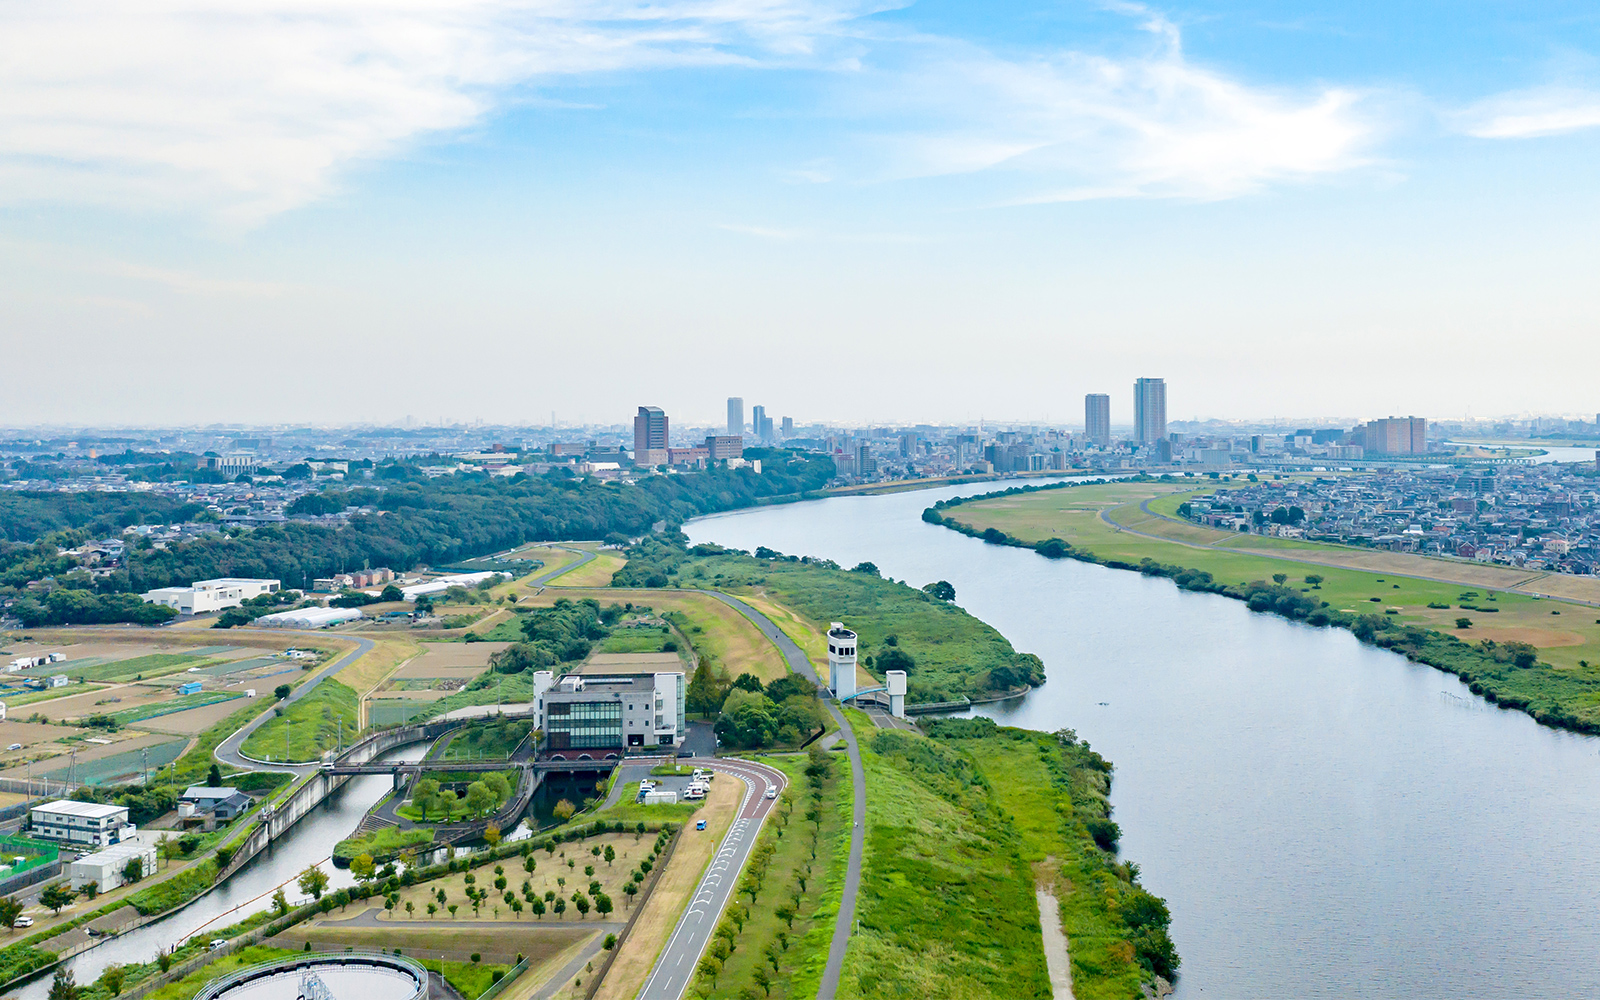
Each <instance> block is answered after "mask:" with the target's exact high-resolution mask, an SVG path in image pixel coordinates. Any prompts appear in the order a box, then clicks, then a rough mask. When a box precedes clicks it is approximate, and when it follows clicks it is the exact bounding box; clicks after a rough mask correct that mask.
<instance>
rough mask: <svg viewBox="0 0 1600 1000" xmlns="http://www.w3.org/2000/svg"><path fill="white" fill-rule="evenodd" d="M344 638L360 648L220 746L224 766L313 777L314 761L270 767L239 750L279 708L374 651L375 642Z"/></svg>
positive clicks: (309, 634)
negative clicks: (352, 641)
mask: <svg viewBox="0 0 1600 1000" xmlns="http://www.w3.org/2000/svg"><path fill="white" fill-rule="evenodd" d="M250 631H255V630H250ZM257 634H262V635H273V636H281V635H304V636H307V637H315V638H323V637H325V636H326V633H315V632H287V633H286V632H282V631H280V630H278V629H273V630H272V631H271V632H265V631H262V632H259V633H257ZM340 638H343V639H351V640H354V642H355V644H356V648H355V649H352V650H350V651H349V652H347V653H345V654H344V655H343V656H336V657H334V658H333V659H332V660H331V661H330V662H329V663H328V665H327V666H325V667H323V668H322V669H321V670H318V671H317V672H316V673H315V674H312V675H311V679H310V680H309V681H306V682H305V683H304V684H302V685H300V686H299V687H297V688H295V689H294V690H293V691H291V692H290V693H289V697H287V698H285V699H284V700H283V701H281V702H272V703H271V704H270V705H268V706H267V707H266V709H265V710H264V711H262V713H261V714H260V715H258V716H256V717H255V718H254V719H251V720H250V721H249V722H247V723H245V724H244V725H243V726H241V727H239V731H238V732H236V733H234V734H233V735H232V736H230V737H228V738H227V739H225V740H223V741H222V742H221V743H220V744H218V746H217V749H216V753H215V756H216V758H217V760H220V761H222V762H223V763H224V764H229V765H232V766H233V767H238V768H243V769H244V770H246V771H288V772H289V773H291V774H295V775H302V774H309V773H311V772H312V771H314V770H316V768H317V765H318V762H317V761H310V762H308V763H305V764H278V763H270V764H268V763H262V762H260V761H255V760H251V759H250V758H248V757H246V756H244V754H242V753H240V752H239V748H240V747H242V746H243V745H244V741H245V740H246V739H248V738H249V736H250V734H251V733H253V732H255V731H256V730H257V729H259V728H261V726H263V725H264V724H265V723H266V721H267V720H268V719H270V718H272V717H273V710H274V709H276V708H278V707H279V706H280V705H288V704H291V703H293V702H297V701H299V700H300V699H301V698H304V697H305V696H306V695H307V694H309V693H311V690H312V689H313V688H315V687H316V686H317V685H318V684H321V683H322V682H323V681H325V680H327V679H328V678H329V677H332V676H333V675H334V674H336V673H338V672H339V671H341V670H343V669H344V668H345V667H347V666H349V665H350V664H352V663H354V662H355V661H356V660H358V659H360V658H361V657H363V656H365V655H367V653H368V651H370V650H371V649H372V640H371V639H362V638H360V637H359V636H354V635H341V636H340ZM356 735H357V734H356V733H351V734H350V738H351V739H355V738H356Z"/></svg>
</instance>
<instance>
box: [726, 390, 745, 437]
mask: <svg viewBox="0 0 1600 1000" xmlns="http://www.w3.org/2000/svg"><path fill="white" fill-rule="evenodd" d="M742 434H744V399H743V398H742V397H739V396H729V397H728V436H729V437H739V436H740V435H742Z"/></svg>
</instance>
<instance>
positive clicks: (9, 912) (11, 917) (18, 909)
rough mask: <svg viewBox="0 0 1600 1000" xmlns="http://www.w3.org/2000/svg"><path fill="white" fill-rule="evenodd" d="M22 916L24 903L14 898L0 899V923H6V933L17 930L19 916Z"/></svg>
mask: <svg viewBox="0 0 1600 1000" xmlns="http://www.w3.org/2000/svg"><path fill="white" fill-rule="evenodd" d="M20 916H22V904H21V903H19V902H17V901H16V900H14V899H0V924H5V925H6V933H7V934H11V933H15V931H16V926H15V925H16V922H17V918H18V917H20Z"/></svg>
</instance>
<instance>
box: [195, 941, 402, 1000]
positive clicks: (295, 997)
mask: <svg viewBox="0 0 1600 1000" xmlns="http://www.w3.org/2000/svg"><path fill="white" fill-rule="evenodd" d="M427 995H428V973H427V971H426V970H424V969H423V968H422V966H420V965H418V964H417V963H416V962H413V961H411V960H410V959H407V958H403V957H401V956H399V955H383V954H368V953H364V952H345V953H342V954H334V955H319V954H308V955H306V956H304V957H296V958H286V959H283V960H281V961H277V962H264V963H262V964H260V965H252V966H247V967H246V968H243V969H240V970H238V971H237V972H234V973H231V974H229V975H227V976H224V977H222V978H221V979H216V980H213V981H212V982H210V983H207V984H206V985H205V987H204V988H203V989H201V990H200V992H199V993H196V994H195V1000H422V998H423V997H426V996H427Z"/></svg>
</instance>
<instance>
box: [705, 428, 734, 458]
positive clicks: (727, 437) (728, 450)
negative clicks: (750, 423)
mask: <svg viewBox="0 0 1600 1000" xmlns="http://www.w3.org/2000/svg"><path fill="white" fill-rule="evenodd" d="M705 450H706V457H707V458H708V459H710V460H711V461H713V462H722V461H726V460H727V459H730V458H743V457H744V436H743V435H740V434H714V435H712V436H711V437H708V438H706V446H705Z"/></svg>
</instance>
